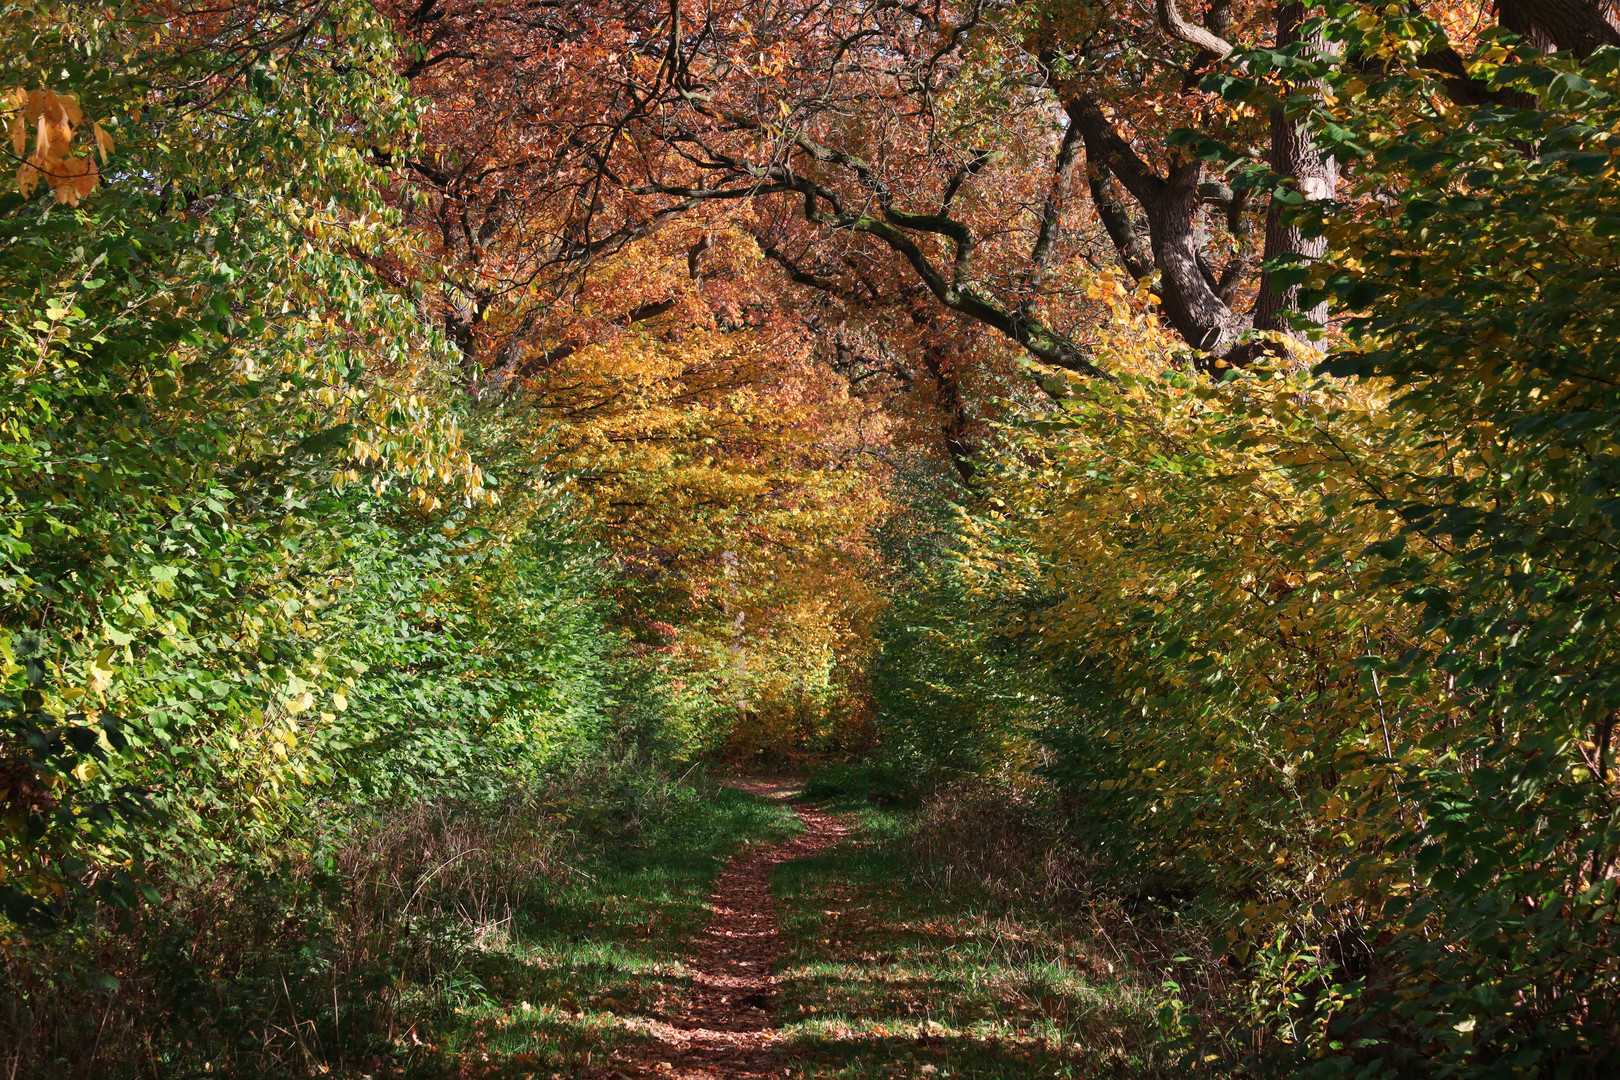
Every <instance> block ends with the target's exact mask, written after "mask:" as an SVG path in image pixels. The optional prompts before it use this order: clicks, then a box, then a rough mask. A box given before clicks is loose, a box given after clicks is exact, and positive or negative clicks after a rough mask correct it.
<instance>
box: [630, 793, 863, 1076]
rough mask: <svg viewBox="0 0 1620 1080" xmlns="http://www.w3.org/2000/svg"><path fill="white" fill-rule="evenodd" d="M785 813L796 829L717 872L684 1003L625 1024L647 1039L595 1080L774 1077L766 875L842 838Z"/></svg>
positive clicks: (777, 941) (826, 824)
mask: <svg viewBox="0 0 1620 1080" xmlns="http://www.w3.org/2000/svg"><path fill="white" fill-rule="evenodd" d="M731 786H734V787H736V788H739V789H741V790H744V791H747V792H749V793H750V794H754V795H758V796H761V797H764V798H769V799H772V800H775V801H785V800H787V799H789V798H790V797H791V796H792V795H793V794H794V788H793V786H792V785H789V784H788V783H786V782H782V781H770V780H740V781H735V782H733V784H732V785H731ZM793 810H794V812H795V813H796V814H797V815H798V818H799V821H800V822H801V823H802V824H803V826H804V831H803V833H801V834H800V835H799V836H797V837H795V838H793V839H791V840H786V841H782V842H780V843H776V844H771V845H770V846H768V847H763V848H755V849H753V850H749V851H744V852H742V853H740V854H738V855H737V856H735V857H734V858H732V860H731V861H730V862H729V863H728V864H727V865H726V867H725V869H724V870H722V871H721V873H720V878H719V881H718V882H716V885H715V890H714V893H713V895H712V896H711V898H710V907H711V908H712V910H713V917H712V918H711V919H710V920H709V924H708V926H706V927H705V928H704V930H703V933H702V934H701V935H700V936H699V938H698V940H697V942H696V947H695V950H694V952H693V955H692V956H691V957H690V959H689V961H688V966H689V969H690V971H691V982H692V985H691V991H690V994H689V995H688V996H687V998H686V1000H685V1001H684V1002H682V1003H681V1004H680V1005H678V1006H675V1007H674V1008H672V1009H671V1010H670V1011H669V1013H668V1014H667V1015H666V1016H665V1017H664V1018H662V1019H652V1020H649V1019H642V1018H631V1019H630V1020H629V1022H628V1023H629V1026H632V1027H639V1028H641V1029H642V1030H643V1031H645V1032H646V1033H647V1034H649V1035H651V1036H653V1041H651V1042H648V1043H643V1044H641V1045H640V1046H639V1047H637V1048H636V1050H635V1051H632V1052H629V1053H627V1054H626V1055H625V1057H624V1059H623V1060H621V1061H615V1062H613V1063H612V1065H610V1066H609V1068H608V1069H607V1070H606V1071H605V1072H604V1073H603V1074H602V1075H603V1076H605V1077H652V1076H656V1077H665V1078H691V1080H698V1078H706V1077H726V1078H737V1080H753V1078H758V1077H767V1076H781V1075H782V1073H783V1068H782V1064H781V1062H780V1060H779V1056H778V1053H777V1043H778V1042H779V1041H780V1040H781V1032H780V1031H779V1030H778V1028H777V1026H776V1017H775V998H776V982H777V979H776V976H774V975H773V974H772V967H773V966H774V965H775V964H776V963H777V961H778V960H779V959H780V958H781V956H782V953H783V947H782V942H781V936H780V931H779V928H778V926H777V920H776V901H775V899H774V897H773V896H772V895H771V886H770V876H771V871H772V870H773V869H775V868H776V867H777V866H779V865H781V864H782V863H785V862H790V861H792V860H795V859H804V858H809V857H811V856H814V855H818V854H820V853H822V852H823V851H826V850H827V849H829V848H831V847H833V846H835V845H837V844H838V843H839V842H841V841H842V840H843V839H844V838H845V836H846V835H847V834H848V833H849V826H848V825H847V824H845V823H844V822H842V821H841V820H839V819H838V818H835V817H833V816H832V815H830V814H826V813H823V812H822V811H821V810H819V809H817V808H815V807H813V806H808V805H804V804H798V803H795V804H794V805H793Z"/></svg>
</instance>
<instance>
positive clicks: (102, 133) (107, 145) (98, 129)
mask: <svg viewBox="0 0 1620 1080" xmlns="http://www.w3.org/2000/svg"><path fill="white" fill-rule="evenodd" d="M95 133H96V147H97V149H99V150H100V151H101V163H102V164H103V165H105V164H107V157H108V155H109V154H111V153H112V152H113V139H112V136H111V135H109V134H107V130H106V129H105V128H103V127H102V126H101V125H100V124H97V125H96V126H95Z"/></svg>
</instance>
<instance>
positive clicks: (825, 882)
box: [775, 769, 1195, 1080]
mask: <svg viewBox="0 0 1620 1080" xmlns="http://www.w3.org/2000/svg"><path fill="white" fill-rule="evenodd" d="M885 778H886V776H885V774H883V773H882V771H881V770H878V771H877V772H875V773H874V772H873V771H872V770H861V769H843V770H839V771H836V772H833V773H832V774H830V775H824V776H820V777H817V778H813V779H812V781H811V783H810V784H809V785H808V788H807V790H808V791H809V792H813V793H820V794H821V797H822V798H823V800H824V802H825V803H826V805H828V806H829V807H832V808H837V809H841V810H843V811H844V812H846V813H850V814H853V815H856V816H858V818H859V820H860V822H861V825H862V828H861V834H860V838H859V839H858V840H857V841H856V842H854V843H851V844H846V845H844V846H842V847H840V848H837V849H835V850H833V851H831V852H828V853H826V854H824V855H821V856H819V857H817V858H814V859H808V860H804V861H801V862H796V863H790V864H786V865H784V866H783V867H781V868H780V869H779V870H778V871H777V872H776V877H775V886H776V889H777V891H778V893H779V895H780V897H781V900H782V908H783V910H782V922H783V928H784V932H785V934H786V936H787V937H788V940H789V943H790V945H789V954H788V957H787V959H786V961H785V965H784V968H783V973H784V975H785V980H784V983H783V984H782V988H781V993H780V997H779V999H778V1005H777V1015H778V1021H779V1023H781V1024H782V1025H783V1026H784V1028H785V1030H786V1031H787V1033H788V1036H789V1039H790V1040H791V1041H790V1044H789V1050H788V1056H789V1058H790V1059H791V1062H792V1068H793V1075H795V1076H803V1077H839V1078H850V1080H854V1078H869V1077H870V1078H877V1077H895V1076H930V1077H933V1076H940V1077H944V1076H958V1077H973V1078H999V1077H1006V1078H1013V1077H1019V1078H1023V1077H1031V1076H1041V1077H1092V1076H1110V1075H1119V1076H1131V1077H1157V1076H1168V1075H1171V1074H1172V1073H1175V1072H1177V1071H1179V1069H1180V1067H1181V1064H1182V1062H1183V1060H1184V1058H1185V1056H1186V1053H1187V1051H1188V1050H1189V1049H1190V1047H1191V1042H1190V1040H1189V1038H1188V1030H1187V1028H1188V1021H1189V1015H1188V1006H1187V1004H1186V1002H1185V1001H1184V996H1185V995H1184V992H1183V991H1182V989H1181V984H1180V983H1179V982H1178V981H1177V980H1178V977H1184V975H1185V973H1186V972H1188V971H1189V970H1191V968H1192V967H1193V966H1195V965H1193V964H1191V958H1189V957H1187V956H1185V955H1183V954H1181V953H1180V952H1177V951H1175V945H1176V944H1177V940H1176V939H1177V937H1178V936H1179V935H1178V934H1177V933H1176V932H1175V930H1174V928H1173V927H1165V926H1160V925H1147V924H1144V923H1142V922H1141V920H1139V919H1137V918H1135V917H1133V916H1132V915H1131V914H1130V913H1129V912H1127V911H1125V910H1124V909H1123V908H1122V907H1121V906H1119V905H1112V906H1110V905H1107V904H1103V905H1098V904H1096V903H1094V901H1095V900H1096V899H1097V898H1096V897H1091V896H1089V895H1087V894H1085V893H1084V891H1083V890H1084V883H1083V881H1082V880H1081V879H1080V878H1079V876H1078V868H1077V867H1075V866H1074V865H1073V864H1072V863H1070V862H1068V861H1067V860H1066V859H1065V858H1064V857H1063V856H1061V855H1060V854H1058V853H1059V852H1060V851H1061V846H1060V845H1059V844H1058V843H1056V836H1055V834H1054V829H1053V827H1052V824H1051V822H1052V818H1051V816H1050V815H1049V813H1047V812H1045V811H1048V810H1049V809H1050V808H1049V807H1043V806H1040V805H1037V804H1035V803H1034V802H1032V799H1033V798H1034V797H1032V796H1029V795H1027V794H1026V795H1019V794H1018V793H1016V792H1012V791H1009V790H1001V789H994V790H992V789H988V788H985V787H983V786H979V787H974V788H969V787H960V788H944V789H941V790H938V791H935V792H933V793H929V794H925V793H923V792H921V791H917V790H913V791H911V792H909V797H908V799H906V800H902V799H900V798H899V797H898V793H891V792H885V791H884V790H883V785H882V783H881V781H882V780H883V779H885ZM903 801H912V805H910V806H903V805H896V804H897V803H901V802H903ZM1185 943H1186V942H1185V941H1182V942H1180V943H1179V944H1185Z"/></svg>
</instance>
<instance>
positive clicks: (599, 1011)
mask: <svg viewBox="0 0 1620 1080" xmlns="http://www.w3.org/2000/svg"><path fill="white" fill-rule="evenodd" d="M798 829H799V825H798V821H797V819H796V818H795V816H794V814H793V812H792V810H791V809H790V808H788V807H785V806H781V805H778V804H776V803H771V802H768V801H766V800H764V799H760V798H756V797H754V796H752V795H746V794H743V793H741V792H737V791H732V790H730V789H727V788H720V789H718V790H711V791H709V792H706V793H704V794H703V795H702V796H701V797H698V796H696V795H694V796H693V797H692V798H690V799H689V800H688V801H686V802H685V803H683V805H682V806H681V807H679V809H678V812H677V813H675V814H673V815H672V816H670V817H669V818H667V819H666V820H664V821H662V822H659V823H657V825H656V826H654V827H652V828H650V829H648V830H646V831H644V832H643V833H642V834H641V836H640V837H639V839H638V841H637V842H635V843H633V844H623V843H621V844H614V843H612V842H611V841H609V842H607V843H606V844H605V845H604V847H603V848H602V849H601V850H600V851H598V852H597V853H596V855H595V857H593V858H589V859H582V860H579V861H578V862H577V863H576V864H573V865H571V866H570V867H569V868H568V869H567V872H566V876H565V878H564V879H562V880H556V881H551V882H547V883H546V884H545V885H544V886H543V887H542V888H541V889H539V890H537V895H536V896H535V897H534V898H533V899H531V901H530V902H529V903H528V904H527V905H526V906H525V908H524V909H523V910H522V911H520V912H517V913H515V914H514V917H513V920H512V926H511V929H510V931H509V933H508V934H507V936H506V939H505V940H504V941H502V942H501V943H500V944H499V946H498V947H486V948H485V949H484V950H483V951H482V952H480V954H479V955H478V956H476V957H475V958H473V959H472V960H471V961H469V962H468V963H467V964H465V965H464V966H463V968H462V971H461V973H460V975H459V976H458V977H457V978H459V980H460V981H459V982H455V983H449V984H441V985H439V986H436V987H433V988H431V989H429V988H422V989H421V990H420V991H418V992H421V993H429V992H431V993H433V994H435V995H437V996H438V997H439V999H440V1000H441V1001H442V1002H444V1003H445V1008H444V1009H443V1010H441V1012H440V1013H439V1016H438V1018H437V1020H436V1021H435V1023H436V1027H435V1029H434V1030H432V1031H428V1032H423V1031H421V1030H417V1031H416V1033H415V1035H414V1036H412V1035H411V1033H409V1032H407V1033H403V1034H402V1035H401V1036H400V1037H398V1038H396V1039H395V1046H396V1047H397V1050H396V1055H395V1058H396V1061H397V1062H398V1063H399V1065H400V1066H401V1067H402V1068H403V1071H404V1072H405V1073H406V1074H407V1075H411V1076H420V1077H428V1076H446V1075H457V1076H487V1077H513V1078H519V1077H531V1076H532V1077H542V1078H545V1077H550V1076H551V1075H552V1074H553V1073H558V1074H561V1075H563V1076H573V1075H576V1074H577V1073H579V1072H580V1071H581V1070H583V1069H585V1068H589V1067H593V1066H596V1065H599V1064H601V1063H602V1061H603V1059H604V1058H611V1057H612V1056H613V1055H614V1054H616V1053H621V1052H623V1051H624V1049H625V1048H627V1047H628V1046H629V1045H630V1044H632V1043H633V1042H635V1041H637V1040H638V1039H643V1038H646V1037H645V1036H642V1035H640V1034H639V1033H637V1032H635V1031H632V1030H629V1029H627V1028H626V1027H625V1025H624V1023H623V1022H622V1021H620V1020H618V1019H617V1017H619V1016H622V1015H625V1014H632V1013H633V1014H638V1015H643V1016H646V1015H654V1016H656V1015H658V1014H660V1013H661V1012H663V1011H664V1010H665V1008H667V1007H668V1006H669V1005H670V1004H672V1003H673V1002H674V1001H677V1000H679V998H680V997H681V995H682V994H683V993H684V992H685V991H686V988H687V987H688V986H689V983H690V978H689V973H688V971H687V970H686V968H685V966H684V965H683V964H682V962H681V957H682V956H683V955H684V954H685V953H686V951H687V949H688V947H689V945H690V942H691V941H692V939H693V938H694V937H695V936H696V935H697V934H698V932H699V931H700V930H701V929H702V927H703V925H704V923H705V922H706V921H707V919H708V915H709V913H708V909H707V907H706V904H705V901H706V900H707V898H708V895H709V893H710V892H711V891H712V889H713V887H714V882H715V878H716V877H717V875H718V873H719V870H720V868H721V866H722V865H723V863H724V862H725V860H726V859H727V858H729V857H730V856H731V855H733V854H735V853H736V852H737V851H738V850H740V849H742V848H744V847H745V846H746V845H749V844H760V843H774V842H776V841H778V840H781V839H784V838H786V837H788V836H791V835H793V834H794V833H796V832H797V831H798ZM382 1071H387V1069H386V1063H385V1066H384V1069H383V1070H382Z"/></svg>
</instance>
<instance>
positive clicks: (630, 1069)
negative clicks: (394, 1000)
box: [381, 779, 1168, 1080]
mask: <svg viewBox="0 0 1620 1080" xmlns="http://www.w3.org/2000/svg"><path fill="white" fill-rule="evenodd" d="M729 786H730V787H731V788H732V789H733V790H731V791H729V792H727V793H725V800H726V802H725V803H724V804H723V805H724V806H725V807H728V808H729V817H727V820H729V821H731V822H732V823H733V824H732V826H731V831H730V832H729V833H726V832H724V831H723V830H722V831H721V832H717V833H713V834H710V835H708V836H706V837H705V838H702V839H701V841H700V840H699V839H698V838H695V837H683V836H682V835H680V834H679V833H676V834H673V835H670V836H667V837H663V838H661V839H660V840H658V841H657V842H655V843H654V844H652V845H650V847H649V850H646V851H644V852H640V853H637V854H635V856H634V857H632V858H629V859H627V860H625V861H624V862H622V863H621V864H619V868H618V869H617V870H615V869H614V868H613V866H612V865H603V866H594V865H593V866H592V871H593V872H592V873H589V874H587V873H585V872H584V871H582V872H581V874H582V877H584V878H587V879H588V881H582V882H581V886H582V890H583V891H582V893H581V894H579V895H577V896H574V897H572V898H571V899H567V900H566V901H564V900H562V899H560V900H559V901H558V902H557V903H556V904H555V905H553V906H552V907H551V908H550V910H546V911H539V912H533V913H531V914H530V918H529V927H530V929H529V930H528V931H527V932H523V931H520V932H519V933H518V935H516V936H515V937H514V940H513V941H512V942H511V943H510V944H509V945H508V946H507V947H506V948H505V949H504V950H497V951H495V953H494V954H492V955H491V957H490V963H489V965H487V966H486V968H485V969H484V970H483V971H482V972H481V973H480V974H479V976H478V978H479V984H478V987H477V993H476V995H475V996H474V997H473V998H472V999H471V1003H470V1004H469V1005H468V1006H467V1007H466V1008H463V1009H458V1010H457V1015H456V1016H455V1017H454V1018H452V1019H451V1021H450V1022H449V1023H447V1024H446V1025H445V1027H443V1028H441V1029H439V1031H437V1032H433V1033H429V1038H428V1039H427V1040H422V1041H420V1042H419V1041H418V1039H419V1036H418V1035H417V1033H416V1032H415V1031H414V1030H413V1031H412V1032H411V1033H408V1035H409V1038H408V1039H405V1040H401V1042H402V1044H405V1045H402V1046H401V1049H402V1051H403V1053H401V1054H400V1055H399V1057H398V1058H396V1059H395V1060H396V1061H397V1062H398V1064H400V1065H403V1066H404V1071H405V1072H406V1073H407V1074H408V1075H412V1076H419V1077H429V1076H431V1077H435V1078H440V1077H449V1076H457V1077H478V1078H485V1080H495V1078H500V1080H508V1078H510V1080H564V1078H567V1080H642V1078H649V1077H656V1078H659V1080H711V1078H737V1080H759V1078H764V1077H783V1078H790V1080H811V1078H817V1080H819V1078H838V1080H868V1078H870V1080H877V1078H891V1077H928V1078H934V1077H950V1076H956V1077H972V1078H975V1080H978V1078H985V1080H1012V1078H1024V1077H1029V1078H1034V1077H1092V1076H1121V1077H1148V1076H1159V1075H1165V1074H1166V1073H1165V1070H1166V1066H1167V1065H1168V1062H1167V1061H1166V1060H1163V1059H1161V1058H1159V1057H1158V1055H1157V1053H1156V1052H1155V1051H1154V1050H1153V1049H1152V1047H1153V1045H1154V1042H1155V1041H1156V1040H1154V1039H1153V1038H1152V1036H1151V1033H1150V1029H1151V1028H1152V1026H1153V1016H1154V1011H1155V1008H1156V1007H1157V1005H1158V1003H1157V1002H1156V1001H1155V1000H1154V998H1153V995H1152V994H1151V993H1145V992H1144V991H1143V990H1142V989H1141V987H1140V983H1139V981H1138V980H1130V979H1127V978H1126V977H1125V976H1124V974H1123V973H1119V974H1116V972H1115V964H1114V963H1113V961H1112V960H1111V959H1110V958H1108V957H1106V956H1101V955H1095V954H1094V953H1093V951H1092V946H1091V945H1090V944H1089V943H1087V942H1083V941H1082V940H1081V939H1080V938H1078V937H1076V936H1074V935H1073V934H1071V933H1069V932H1066V931H1065V930H1064V928H1063V927H1062V926H1060V925H1057V924H1054V923H1051V922H1049V921H1042V920H1041V919H1040V918H1039V917H1036V916H1020V915H1018V914H1016V913H1014V912H1012V911H1009V910H1007V909H1006V908H1005V907H993V906H983V905H980V906H975V905H973V904H964V903H963V902H962V898H961V896H960V895H940V894H937V893H936V892H931V891H930V890H924V889H919V888H918V887H917V886H916V883H915V882H913V881H910V880H908V871H907V869H906V868H905V867H904V866H903V865H902V864H901V863H900V862H899V861H897V859H896V855H895V852H896V850H897V848H896V845H895V844H894V843H893V842H892V840H893V836H892V835H886V832H888V833H892V832H894V831H895V830H903V828H904V815H900V814H886V813H885V812H884V811H881V810H877V809H876V808H873V807H870V806H840V807H838V808H836V809H837V812H829V811H828V810H827V809H825V808H823V807H818V806H814V805H810V804H809V803H807V802H805V801H803V800H802V799H800V798H799V797H798V792H797V790H796V785H795V784H794V783H793V782H792V781H789V780H781V779H764V780H762V779H755V780H748V781H734V782H732V783H731V784H730V785H729ZM683 848H690V849H691V850H689V851H683V850H682V849H683ZM722 848H725V849H726V850H727V851H729V852H730V854H729V857H726V855H725V853H724V852H723V851H721V850H720V849H722ZM700 849H702V851H703V852H704V854H703V857H702V858H701V859H699V858H694V857H692V852H693V851H699V850H700ZM700 863H702V864H703V865H702V866H700V865H699V864H700ZM717 865H718V867H719V870H718V875H716V873H715V869H714V868H715V867H716V866H717ZM704 892H707V893H708V898H707V902H706V903H705V902H704V898H703V894H704ZM1121 959H1123V958H1121ZM407 1047H408V1048H407ZM401 1059H403V1060H401ZM381 1071H384V1072H387V1071H391V1070H388V1069H384V1070H381Z"/></svg>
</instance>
